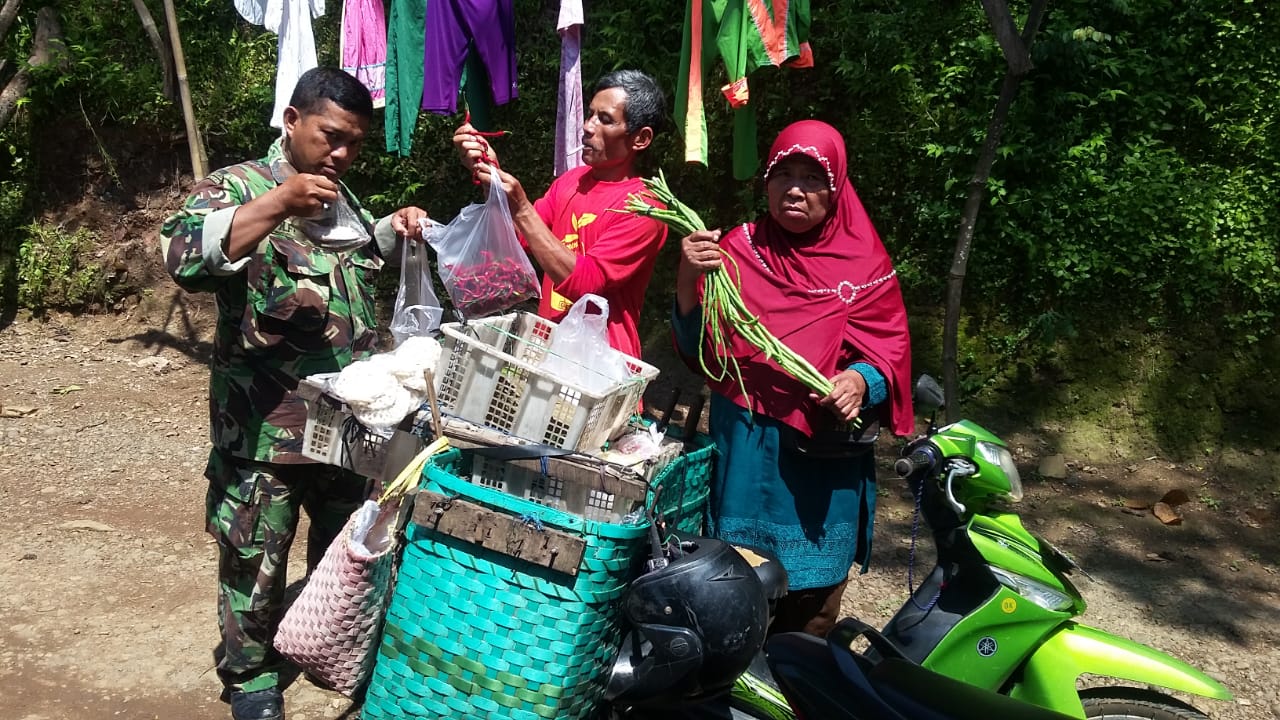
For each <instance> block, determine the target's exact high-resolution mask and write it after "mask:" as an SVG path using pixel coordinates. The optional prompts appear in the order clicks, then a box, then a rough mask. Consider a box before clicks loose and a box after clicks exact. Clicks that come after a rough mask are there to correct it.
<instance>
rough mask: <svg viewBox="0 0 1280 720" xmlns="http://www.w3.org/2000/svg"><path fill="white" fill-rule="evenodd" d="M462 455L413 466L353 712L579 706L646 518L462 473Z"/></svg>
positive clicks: (603, 649)
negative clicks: (381, 623) (420, 478)
mask: <svg viewBox="0 0 1280 720" xmlns="http://www.w3.org/2000/svg"><path fill="white" fill-rule="evenodd" d="M459 458H460V455H459V453H457V452H456V451H450V452H448V453H445V454H443V455H441V456H440V457H439V458H437V459H436V460H435V461H434V462H433V463H432V464H431V465H428V467H427V469H426V470H425V471H424V473H423V474H424V478H425V483H424V485H423V488H422V492H420V494H419V495H418V498H417V500H416V503H415V510H414V516H413V521H412V522H411V523H410V524H409V526H408V530H407V542H406V544H405V548H404V555H403V557H402V559H401V564H400V570H399V576H398V578H397V580H396V586H395V591H394V594H393V596H392V600H391V604H390V607H389V608H388V610H387V618H386V624H385V627H384V629H383V636H382V643H381V646H380V647H379V652H378V659H377V663H376V665H375V666H374V670H373V675H372V678H371V679H370V683H369V689H368V692H367V694H366V696H365V701H364V708H363V710H362V715H361V717H362V718H364V720H380V719H382V718H435V717H440V718H477V719H481V720H488V719H490V718H503V719H504V720H505V719H508V718H509V719H511V720H542V719H544V718H546V719H548V720H550V719H552V718H555V719H557V720H559V719H567V720H575V719H581V718H584V717H586V716H587V715H588V714H590V713H591V712H592V711H593V710H594V709H595V707H596V706H597V704H598V703H599V700H600V697H601V694H602V691H603V689H604V681H605V679H606V678H607V673H608V671H609V669H610V667H611V666H612V663H613V659H614V656H615V655H616V653H617V648H618V643H619V641H620V640H621V632H620V629H619V627H618V625H619V621H620V619H621V616H620V612H619V610H620V607H619V606H620V600H621V598H622V595H623V593H624V592H625V590H626V588H627V584H628V583H629V582H630V581H631V579H632V578H633V577H634V576H635V574H636V573H637V572H638V570H639V566H638V565H639V563H640V562H641V561H642V560H643V557H644V555H645V548H646V538H647V534H648V528H649V526H648V523H647V521H642V522H641V523H640V524H635V525H625V524H612V523H600V522H592V521H587V520H583V519H582V518H580V517H577V516H575V515H571V514H568V513H565V512H561V511H559V510H556V509H554V508H549V507H544V506H541V505H539V504H537V503H534V502H532V501H529V500H525V499H522V498H517V497H515V496H512V495H508V494H506V493H503V492H500V491H497V490H494V489H491V488H488V487H484V486H481V485H475V484H472V483H469V482H467V481H466V480H463V479H462V478H460V477H458V476H457V474H455V473H458V472H461V468H460V467H459ZM579 553H580V555H579Z"/></svg>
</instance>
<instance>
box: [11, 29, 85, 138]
mask: <svg viewBox="0 0 1280 720" xmlns="http://www.w3.org/2000/svg"><path fill="white" fill-rule="evenodd" d="M69 56H70V53H69V52H68V50H67V46H66V44H65V43H63V41H62V26H61V25H60V24H59V23H58V14H57V13H56V12H54V10H53V8H48V7H42V8H40V11H39V12H37V13H36V37H35V42H34V43H33V44H32V48H31V59H30V60H28V61H27V65H26V66H25V67H23V68H21V69H20V70H18V72H17V73H15V74H14V76H13V77H12V78H11V79H10V80H9V84H8V85H5V87H4V90H3V91H0V128H4V126H6V125H8V124H9V119H10V118H12V117H13V113H14V111H15V110H16V109H17V108H18V101H19V100H21V99H22V98H23V96H25V95H26V94H27V90H28V89H30V87H31V68H36V67H40V66H42V65H45V64H48V63H54V64H57V65H65V64H66V62H67V59H68V58H69Z"/></svg>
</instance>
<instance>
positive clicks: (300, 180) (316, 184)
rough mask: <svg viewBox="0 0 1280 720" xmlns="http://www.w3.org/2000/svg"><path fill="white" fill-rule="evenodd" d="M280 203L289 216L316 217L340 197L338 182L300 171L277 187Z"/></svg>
mask: <svg viewBox="0 0 1280 720" xmlns="http://www.w3.org/2000/svg"><path fill="white" fill-rule="evenodd" d="M277 191H278V192H279V194H280V204H281V206H282V207H283V209H284V211H285V215H287V216H289V217H304V218H305V217H315V216H316V215H319V214H321V213H323V212H325V211H326V210H328V209H329V207H330V206H331V205H332V204H333V203H334V202H336V201H337V199H338V184H337V183H336V182H334V181H332V180H330V179H329V178H327V177H325V176H323V175H312V174H310V173H298V174H297V175H292V176H290V177H289V178H288V179H286V180H285V181H284V182H283V183H281V184H280V186H279V187H278V188H277Z"/></svg>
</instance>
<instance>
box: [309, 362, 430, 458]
mask: <svg viewBox="0 0 1280 720" xmlns="http://www.w3.org/2000/svg"><path fill="white" fill-rule="evenodd" d="M323 383H324V376H318V377H309V378H303V380H302V382H301V383H299V384H298V395H299V396H300V397H302V398H303V399H304V400H305V401H306V403H307V423H306V425H305V426H304V428H303V431H302V455H303V457H306V458H310V459H312V460H315V461H317V462H322V463H326V464H328V465H337V466H339V467H344V468H347V469H348V470H351V471H352V472H355V473H356V474H358V475H363V476H364V477H369V478H375V479H388V478H387V477H385V476H388V475H389V476H394V475H395V474H396V473H398V472H399V471H400V470H401V469H402V468H403V467H404V465H405V464H406V463H407V462H408V461H409V460H410V459H412V458H413V456H414V455H416V454H417V452H418V451H419V450H421V449H422V447H423V442H422V438H424V437H428V436H430V434H431V433H430V432H429V431H428V430H427V423H428V419H427V418H428V415H427V414H426V413H423V412H419V413H416V414H415V415H414V416H413V417H411V418H409V419H408V421H407V422H406V423H405V424H404V425H402V429H398V430H396V431H395V432H394V433H392V434H391V435H389V436H384V435H380V434H379V433H376V432H374V431H372V430H370V429H369V428H367V427H365V426H363V425H361V424H360V423H359V422H358V421H357V420H356V419H355V417H353V416H352V414H351V409H350V408H348V407H347V406H346V404H344V403H343V402H342V401H340V400H338V399H337V398H334V397H332V396H330V395H327V394H325V392H324V390H323V387H324V385H323Z"/></svg>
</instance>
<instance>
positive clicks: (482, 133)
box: [463, 109, 511, 185]
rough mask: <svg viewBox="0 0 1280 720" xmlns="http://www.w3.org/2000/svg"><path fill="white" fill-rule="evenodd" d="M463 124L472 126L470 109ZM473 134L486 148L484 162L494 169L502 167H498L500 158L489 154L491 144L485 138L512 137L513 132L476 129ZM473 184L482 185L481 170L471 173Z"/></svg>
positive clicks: (472, 129) (472, 130)
mask: <svg viewBox="0 0 1280 720" xmlns="http://www.w3.org/2000/svg"><path fill="white" fill-rule="evenodd" d="M463 123H464V124H467V125H470V124H471V110H470V109H468V110H467V111H466V116H465V118H464V119H463ZM471 133H472V134H473V135H476V136H477V137H478V138H479V140H480V145H481V147H483V148H484V151H483V154H482V157H483V158H484V161H485V162H486V163H488V164H489V165H492V166H493V167H500V166H499V165H498V158H496V157H494V156H493V155H491V154H490V153H489V143H488V142H486V141H485V138H487V137H503V136H505V135H510V134H511V131H510V130H494V131H487V130H476V129H475V128H471ZM471 183H472V184H473V185H479V184H480V171H479V170H476V169H473V170H472V171H471Z"/></svg>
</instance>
